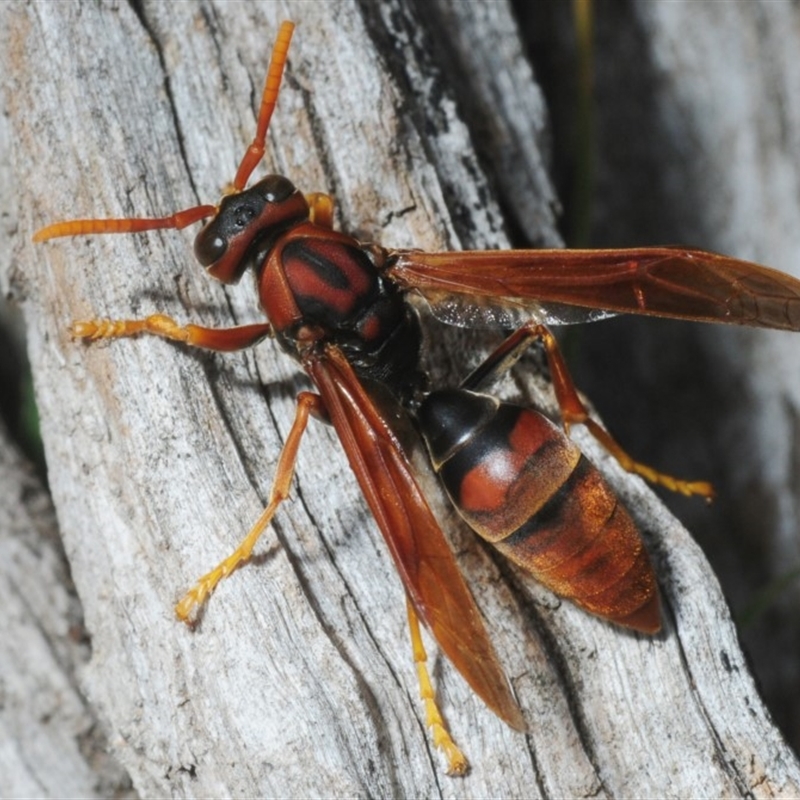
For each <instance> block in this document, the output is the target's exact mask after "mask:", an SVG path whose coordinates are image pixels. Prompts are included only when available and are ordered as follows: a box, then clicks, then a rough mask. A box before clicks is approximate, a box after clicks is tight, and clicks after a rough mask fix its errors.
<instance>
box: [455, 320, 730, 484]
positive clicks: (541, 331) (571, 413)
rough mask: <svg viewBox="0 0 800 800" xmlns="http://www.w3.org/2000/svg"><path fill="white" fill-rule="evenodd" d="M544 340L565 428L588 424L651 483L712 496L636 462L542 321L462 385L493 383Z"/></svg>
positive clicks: (624, 464)
mask: <svg viewBox="0 0 800 800" xmlns="http://www.w3.org/2000/svg"><path fill="white" fill-rule="evenodd" d="M534 341H539V342H541V343H542V345H543V346H544V349H545V353H546V354H547V363H548V364H549V366H550V375H551V377H552V380H553V389H554V390H555V393H556V399H557V400H558V406H559V408H560V410H561V419H562V421H563V423H564V429H565V430H567V431H569V428H570V426H571V425H585V426H586V428H587V429H588V431H589V433H591V434H592V436H594V438H595V439H597V441H598V442H600V444H602V445H603V447H605V449H606V450H608V452H609V453H610V454H611V455H612V456H614V458H615V459H616V460H617V461H618V462H619V464H620V466H621V467H622V468H623V469H624V470H627V471H628V472H632V473H634V474H636V475H641V476H642V477H643V478H645V479H646V480H648V481H650V482H651V483H655V484H658V485H659V486H663V487H665V488H666V489H669V490H670V491H673V492H678V493H679V494H684V495H693V494H699V495H702V496H703V497H707V498H711V497H713V496H714V490H713V488H712V487H711V484H710V483H707V482H706V481H684V480H681V479H680V478H673V477H672V476H671V475H666V474H665V473H663V472H659V471H658V470H655V469H653V468H652V467H650V466H648V465H647V464H642V463H640V462H638V461H635V460H634V459H633V458H631V456H629V455H628V454H627V453H626V452H625V450H623V449H622V447H621V446H620V445H619V444H618V443H617V442H616V441H615V440H614V439H613V438H612V436H611V434H609V433H608V431H606V430H605V429H604V428H602V427H601V426H600V425H598V424H597V423H596V422H595V421H594V420H593V419H592V418H591V417H590V416H589V412H588V411H587V410H586V406H585V405H584V404H583V401H582V400H581V399H580V397H579V396H578V390H577V387H576V386H575V383H574V381H573V380H572V376H571V375H570V374H569V370H568V369H567V364H566V361H564V356H563V355H562V353H561V349H560V348H559V346H558V342H557V341H556V338H555V336H553V334H552V333H551V332H550V331H549V330H548V329H547V328H546V327H545V326H544V325H541V324H539V323H535V322H529V323H528V324H527V325H523V326H522V327H521V328H520V329H519V330H518V331H515V332H514V333H512V334H511V336H509V337H508V338H507V339H506V340H505V341H504V342H503V343H502V344H501V345H500V346H499V347H498V348H497V349H496V350H495V351H494V352H493V353H492V354H491V355H490V356H489V357H488V358H487V359H486V360H485V361H484V362H483V363H482V364H480V365H479V366H478V368H477V369H476V370H474V371H473V372H472V373H471V374H470V375H469V376H468V377H467V378H466V379H465V380H464V381H463V382H462V384H461V386H462V388H464V389H475V388H478V387H479V386H481V385H483V384H485V383H487V382H490V381H492V380H494V379H495V378H497V377H498V376H499V375H501V374H502V373H503V372H505V371H506V370H508V369H510V368H511V367H512V366H513V365H514V364H515V363H516V362H517V361H518V360H519V358H520V356H521V355H522V354H523V352H524V351H525V350H526V349H527V348H528V347H529V346H530V345H531V344H532V343H533V342H534Z"/></svg>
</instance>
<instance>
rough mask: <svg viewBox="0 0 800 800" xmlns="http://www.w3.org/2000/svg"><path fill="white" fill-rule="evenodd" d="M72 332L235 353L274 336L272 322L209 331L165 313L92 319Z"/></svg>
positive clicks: (80, 336) (78, 335)
mask: <svg viewBox="0 0 800 800" xmlns="http://www.w3.org/2000/svg"><path fill="white" fill-rule="evenodd" d="M70 330H71V333H72V335H73V336H75V337H76V338H78V339H89V340H91V341H94V340H96V339H119V338H122V337H125V336H137V335H138V334H140V333H149V334H151V335H153V336H161V337H163V338H164V339H173V340H174V341H176V342H184V343H185V344H188V345H191V346H192V347H203V348H205V349H206V350H217V351H220V352H231V351H233V350H243V349H244V348H246V347H251V346H252V345H254V344H256V343H257V342H259V341H261V339H263V338H264V337H265V336H270V335H271V334H272V326H271V325H270V324H269V323H268V322H262V323H258V324H255V325H239V326H237V327H236V328H206V327H203V326H202V325H178V323H177V322H175V320H173V319H172V318H171V317H167V316H165V315H164V314H152V315H151V316H149V317H146V318H145V319H116V320H112V319H92V320H86V321H83V322H75V323H73V325H72V327H71V329H70Z"/></svg>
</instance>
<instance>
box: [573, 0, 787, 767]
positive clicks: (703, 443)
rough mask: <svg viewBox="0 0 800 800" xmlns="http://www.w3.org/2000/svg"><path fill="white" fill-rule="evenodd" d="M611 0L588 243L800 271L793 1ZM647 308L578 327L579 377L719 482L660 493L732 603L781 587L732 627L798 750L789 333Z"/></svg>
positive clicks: (628, 427) (649, 443) (610, 411)
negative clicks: (706, 488) (678, 319)
mask: <svg viewBox="0 0 800 800" xmlns="http://www.w3.org/2000/svg"><path fill="white" fill-rule="evenodd" d="M612 6H613V4H611V5H609V6H604V7H603V8H604V11H603V13H598V15H597V22H598V44H597V51H596V55H597V73H596V82H595V89H596V100H597V111H598V134H599V136H598V147H597V154H598V160H599V164H598V186H597V200H596V202H595V204H594V208H595V210H596V212H597V219H596V226H595V230H596V234H597V241H598V242H601V243H606V244H608V243H614V244H616V245H619V244H643V243H650V244H652V243H674V242H684V243H688V244H699V245H701V246H703V247H708V248H710V249H713V250H718V251H720V252H723V253H732V254H735V255H737V256H739V257H741V258H750V259H753V260H755V261H759V262H761V263H764V264H769V265H771V266H774V267H776V268H777V269H781V270H784V271H786V272H789V273H792V274H794V275H795V276H800V225H798V220H800V62H799V61H798V59H797V53H798V48H800V8H798V7H797V6H796V5H794V4H791V3H770V2H755V3H721V4H714V3H650V2H640V3H632V4H631V6H630V7H629V8H627V9H625V13H620V7H619V6H613V7H612ZM620 87H624V89H623V90H622V91H620ZM644 322H645V321H644V320H635V319H634V318H630V317H629V318H627V319H625V320H619V321H617V320H615V321H613V323H612V324H609V325H603V326H599V327H598V326H595V328H594V329H593V333H592V335H591V336H588V335H587V336H585V338H584V343H585V345H586V347H585V348H584V349H583V354H584V355H585V358H586V360H587V362H588V363H589V364H590V365H591V367H592V368H591V369H590V370H588V371H587V373H588V374H587V381H586V382H584V389H585V390H586V391H587V392H588V393H589V396H590V397H592V399H593V400H595V401H596V402H597V404H598V406H599V407H601V408H602V410H603V414H604V417H605V418H606V422H608V424H609V425H612V426H613V429H614V430H615V431H617V432H618V435H619V436H622V437H623V441H626V442H635V443H636V449H637V453H639V454H640V455H641V456H642V457H645V458H646V459H647V460H649V461H651V462H654V463H657V464H660V465H663V466H664V468H666V469H669V470H673V471H678V472H680V473H681V474H691V475H702V476H704V477H706V478H708V479H710V480H711V481H712V482H713V483H714V485H715V487H716V488H717V489H718V491H719V494H720V499H719V501H718V502H716V503H714V504H713V505H712V506H710V507H704V506H703V504H697V503H689V502H685V501H684V502H677V503H673V502H672V501H671V500H670V498H668V500H670V504H671V505H673V507H674V508H676V509H677V510H678V512H679V514H680V517H681V519H683V520H684V521H685V523H686V524H687V527H688V528H689V530H690V531H692V533H693V535H694V536H695V538H696V539H697V541H698V542H699V544H700V545H701V547H702V548H703V550H704V551H705V552H706V553H707V554H708V555H709V558H710V560H711V563H712V566H713V568H714V571H715V573H716V574H717V575H718V577H719V578H720V581H721V583H722V586H723V589H724V592H725V595H726V597H727V598H728V601H729V603H730V605H731V607H732V608H733V610H734V617H735V618H737V619H741V620H742V621H744V620H745V619H746V617H747V616H748V613H749V609H752V608H754V607H756V606H757V605H758V600H759V597H761V596H763V594H764V590H765V588H768V587H773V589H775V590H777V591H774V592H773V598H772V600H773V602H772V604H771V605H769V607H768V608H767V610H766V612H765V613H762V614H760V615H759V616H758V617H757V618H756V619H754V620H751V621H750V622H749V624H745V625H743V627H742V632H741V635H742V639H743V642H744V645H745V651H746V652H747V654H748V657H749V658H750V660H751V664H752V665H753V667H754V669H755V670H756V674H757V675H758V679H759V686H760V688H761V689H762V690H763V692H764V697H765V699H766V701H767V703H768V705H769V706H770V707H771V708H772V709H773V714H774V717H775V721H776V722H777V723H778V724H779V725H780V726H781V727H782V729H783V730H784V732H785V734H786V736H787V737H788V738H789V741H790V743H791V744H792V746H793V747H794V749H795V751H796V752H797V751H798V749H799V748H800V694H799V693H798V691H797V687H798V685H800V613H798V610H799V609H800V579H798V577H797V576H798V569H800V502H798V501H799V500H800V484H798V479H797V476H798V463H800V461H798V442H800V439H799V438H798V426H797V419H798V412H799V411H800V379H799V377H800V342H798V337H797V336H792V335H789V336H787V335H782V334H780V333H778V332H773V331H757V330H749V329H741V330H736V329H732V328H726V327H723V326H702V325H696V326H692V325H674V324H671V323H669V322H663V323H657V324H653V325H649V324H643V323H644ZM584 330H585V328H584ZM615 359H616V360H617V361H616V363H617V366H616V369H614V368H612V366H611V365H612V364H613V363H614V361H615ZM598 364H601V365H602V366H601V367H600V368H598ZM604 401H607V402H604ZM792 574H794V576H795V578H794V582H793V583H791V584H789V585H788V586H787V585H785V583H786V581H785V579H786V578H788V577H790V576H791V575H792Z"/></svg>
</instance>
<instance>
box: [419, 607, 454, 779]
mask: <svg viewBox="0 0 800 800" xmlns="http://www.w3.org/2000/svg"><path fill="white" fill-rule="evenodd" d="M406 606H407V608H408V627H409V630H410V631H411V647H412V649H413V651H414V664H415V666H416V668H417V679H418V680H419V696H420V698H421V699H422V702H423V703H424V705H425V724H426V725H427V726H428V727H429V728H430V730H431V738H432V739H433V744H434V746H435V747H437V748H439V750H441V751H442V752H443V753H444V756H445V758H446V759H447V773H448V775H463V774H464V773H465V772H466V771H467V769H469V763H468V762H467V759H466V756H465V755H464V754H463V753H462V752H461V750H459V748H458V746H457V745H456V743H455V742H454V741H453V739H452V737H451V736H450V733H449V731H448V730H447V728H446V727H445V724H444V720H443V719H442V715H441V714H440V713H439V708H438V707H437V705H436V695H435V694H434V691H433V685H432V684H431V678H430V675H429V674H428V667H427V664H426V662H427V660H428V654H427V653H426V652H425V645H423V643H422V634H421V633H420V629H419V619H418V618H417V612H416V611H415V610H414V606H413V605H412V604H411V600H409V599H408V597H406Z"/></svg>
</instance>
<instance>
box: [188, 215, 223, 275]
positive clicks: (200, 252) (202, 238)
mask: <svg viewBox="0 0 800 800" xmlns="http://www.w3.org/2000/svg"><path fill="white" fill-rule="evenodd" d="M212 225H213V222H212V223H209V224H208V225H206V227H205V228H203V229H202V230H201V231H200V233H198V234H197V237H196V238H195V240H194V256H195V258H196V259H197V260H198V261H199V262H200V263H201V264H202V265H203V266H204V267H210V266H211V265H212V264H215V263H216V262H217V261H219V260H220V259H221V258H222V256H224V255H225V251H226V250H227V249H228V240H227V239H225V238H224V237H223V236H221V235H220V234H219V233H218V232H217V231H215V230H214V228H213V227H212Z"/></svg>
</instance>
